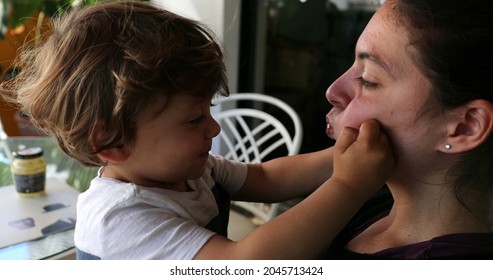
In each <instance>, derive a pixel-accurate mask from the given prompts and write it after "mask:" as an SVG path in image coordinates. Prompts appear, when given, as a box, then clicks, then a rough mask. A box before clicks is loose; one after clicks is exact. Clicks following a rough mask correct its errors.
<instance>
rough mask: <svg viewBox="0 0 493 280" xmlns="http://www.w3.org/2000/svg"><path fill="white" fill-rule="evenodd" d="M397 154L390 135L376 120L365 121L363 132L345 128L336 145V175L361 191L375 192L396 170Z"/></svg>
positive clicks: (349, 185)
mask: <svg viewBox="0 0 493 280" xmlns="http://www.w3.org/2000/svg"><path fill="white" fill-rule="evenodd" d="M394 165H395V162H394V157H393V155H392V150H391V148H390V145H389V141H388V138H387V136H386V135H385V134H384V133H383V132H382V131H381V130H380V124H379V123H378V122H377V121H376V120H370V121H367V122H365V123H363V124H362V125H361V127H360V129H359V133H358V131H357V130H356V129H353V128H348V127H346V128H344V130H343V131H342V133H341V135H340V136H339V138H338V139H337V142H336V144H335V146H334V173H333V175H332V178H333V179H336V180H339V181H340V182H342V183H343V184H345V185H347V186H348V187H351V188H353V189H355V190H356V191H359V192H364V193H365V194H366V193H367V192H369V193H373V192H374V191H376V190H378V188H380V187H381V186H383V185H384V184H385V181H386V179H387V178H388V177H389V176H390V174H391V173H392V171H393V170H394Z"/></svg>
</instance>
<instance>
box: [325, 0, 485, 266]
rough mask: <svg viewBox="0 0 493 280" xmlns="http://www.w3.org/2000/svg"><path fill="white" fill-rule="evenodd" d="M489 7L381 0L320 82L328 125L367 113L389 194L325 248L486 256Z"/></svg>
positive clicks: (457, 1)
mask: <svg viewBox="0 0 493 280" xmlns="http://www.w3.org/2000/svg"><path fill="white" fill-rule="evenodd" d="M492 12H493V2H492V1H484V0H432V1H430V0H388V1H387V2H386V3H385V4H384V5H383V6H382V7H381V8H380V9H379V10H378V11H377V12H376V13H375V15H374V16H373V18H372V19H371V21H370V22H369V23H368V25H367V27H366V29H365V30H364V31H363V33H362V34H361V36H360V38H359V40H358V43H357V45H356V52H355V62H354V64H353V65H352V67H351V68H350V69H349V70H348V71H347V72H346V73H344V74H343V75H342V76H341V77H340V78H339V79H337V80H336V81H335V82H334V83H333V84H332V85H331V86H330V88H329V89H328V90H327V94H326V96H327V99H328V101H329V102H330V103H331V104H332V105H333V109H332V110H331V111H330V112H329V114H328V115H327V134H328V135H329V137H332V138H337V137H338V136H339V135H340V133H341V130H342V128H343V127H344V126H349V127H355V128H356V127H359V126H360V125H361V123H362V122H363V121H364V120H367V119H370V118H375V119H377V120H379V121H380V122H381V123H382V126H383V127H384V130H386V132H387V133H388V135H389V137H390V139H391V142H392V145H393V148H394V152H395V155H396V160H397V166H396V170H395V172H394V174H393V175H392V176H391V177H390V179H389V180H388V181H387V185H388V190H390V193H389V192H384V193H382V194H380V195H379V196H377V197H376V198H375V199H376V200H373V201H370V202H368V205H367V208H364V209H362V210H361V211H360V213H361V214H360V215H357V216H356V217H355V218H354V219H353V222H352V223H350V224H349V225H348V226H347V227H346V229H345V230H344V231H343V232H341V234H340V235H339V237H338V239H337V241H335V242H334V243H333V244H332V247H331V248H330V249H329V250H328V251H327V254H326V255H325V256H324V257H325V258H384V259H433V258H438V259H466V258H474V259H477V258H488V259H491V258H493V232H492V228H493V211H492V210H493V195H492V193H493V186H492V184H493V136H492V132H493V91H491V85H490V81H489V79H490V77H491V76H492V75H493V56H491V54H490V52H491V47H492V46H493V30H492V26H493V20H492V19H493V18H492V17H491V14H492ZM362 214H364V216H363V215H362Z"/></svg>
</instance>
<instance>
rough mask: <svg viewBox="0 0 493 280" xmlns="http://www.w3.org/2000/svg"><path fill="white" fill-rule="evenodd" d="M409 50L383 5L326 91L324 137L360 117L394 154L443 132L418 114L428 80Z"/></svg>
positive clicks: (421, 146) (420, 146)
mask: <svg viewBox="0 0 493 280" xmlns="http://www.w3.org/2000/svg"><path fill="white" fill-rule="evenodd" d="M415 54H416V51H415V50H414V49H412V47H411V45H410V39H409V37H408V32H407V31H406V29H405V27H404V26H402V25H398V24H397V22H396V21H395V16H394V14H393V11H391V9H389V5H384V6H383V7H382V8H381V9H380V10H379V11H377V13H376V14H375V15H374V16H373V18H372V19H371V20H370V22H369V23H368V25H367V27H366V28H365V30H364V31H363V33H362V34H361V36H360V38H359V40H358V42H357V45H356V53H355V61H354V64H353V65H352V66H351V68H350V69H349V70H347V71H346V73H344V74H343V75H342V76H341V77H339V78H338V79H337V80H336V81H335V82H334V83H333V84H332V85H331V86H330V87H329V89H328V90H327V93H326V97H327V100H328V101H329V102H330V103H331V104H332V105H333V109H332V110H331V111H330V112H329V113H328V114H327V117H326V120H327V135H328V136H329V137H331V138H334V139H337V137H338V136H339V134H340V133H341V130H342V129H343V128H344V127H346V126H347V127H352V128H359V127H360V125H361V124H362V123H363V122H364V121H366V120H368V119H376V120H378V121H379V122H380V123H381V124H382V126H383V128H384V130H385V131H386V133H387V134H388V135H389V137H390V139H391V142H392V145H393V148H394V152H395V153H396V156H397V157H398V158H399V157H400V158H403V157H406V158H407V156H409V157H413V156H414V157H416V156H419V155H420V154H416V152H418V151H421V152H423V151H427V150H426V149H432V148H433V147H432V146H431V145H433V143H434V142H433V141H422V140H424V139H429V138H433V137H437V136H438V135H439V134H440V133H441V132H443V130H441V129H442V128H439V127H438V122H437V121H438V120H437V118H431V117H430V116H428V115H423V116H421V117H419V118H418V116H419V114H420V113H422V110H423V107H424V105H425V104H426V103H427V102H428V100H429V96H430V94H431V83H430V82H429V81H428V80H427V79H426V78H425V76H424V75H423V73H422V72H421V71H420V69H418V66H417V64H416V62H415V59H416V56H415ZM424 137H426V138H424ZM436 139H438V138H436ZM403 153H408V155H403ZM421 155H423V153H421ZM423 157H424V155H423ZM415 159H416V158H415Z"/></svg>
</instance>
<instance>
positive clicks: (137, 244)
mask: <svg viewBox="0 0 493 280" xmlns="http://www.w3.org/2000/svg"><path fill="white" fill-rule="evenodd" d="M212 169H213V170H214V178H212V177H211V170H212ZM246 173H247V167H246V165H245V164H244V163H238V162H232V161H229V160H226V159H224V158H222V157H219V156H212V155H211V156H209V160H208V161H207V167H206V170H205V172H204V175H203V176H202V177H201V178H199V179H197V180H191V181H188V182H187V183H188V185H189V186H190V188H191V189H192V190H193V191H189V192H177V191H171V190H166V189H159V188H147V187H143V186H138V185H135V184H133V183H126V182H122V181H118V180H114V179H108V178H101V177H97V178H95V179H93V180H92V181H91V185H90V187H89V189H88V190H87V191H85V192H84V193H82V194H80V195H79V199H78V202H77V223H76V226H75V237H74V238H75V246H76V247H77V248H78V249H80V250H82V251H84V252H86V253H89V254H92V255H95V256H98V257H100V258H101V259H120V260H122V259H174V260H178V259H193V257H194V256H195V255H196V254H197V252H198V251H199V250H200V249H201V248H202V246H203V245H204V244H205V243H206V242H207V240H209V239H210V238H211V237H212V236H213V235H214V234H215V233H214V232H212V231H210V230H208V229H206V228H204V226H205V225H207V224H208V223H209V221H211V220H212V219H213V218H214V217H216V216H217V215H218V213H219V211H218V207H217V203H216V201H215V199H214V195H213V194H212V192H211V189H212V187H213V186H214V185H215V183H218V184H221V185H222V186H223V188H224V189H225V190H226V191H227V192H228V193H229V194H230V195H234V194H235V193H236V192H237V191H238V190H239V189H240V188H241V186H243V183H244V181H245V178H246Z"/></svg>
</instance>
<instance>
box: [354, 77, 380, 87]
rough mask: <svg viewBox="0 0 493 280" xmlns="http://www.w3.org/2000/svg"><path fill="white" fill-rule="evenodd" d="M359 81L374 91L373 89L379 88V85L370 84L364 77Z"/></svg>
mask: <svg viewBox="0 0 493 280" xmlns="http://www.w3.org/2000/svg"><path fill="white" fill-rule="evenodd" d="M358 81H359V83H360V84H361V85H362V86H363V87H365V88H369V89H373V88H376V87H377V86H378V84H376V83H372V82H369V81H367V80H365V79H364V78H363V77H359V78H358Z"/></svg>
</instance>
